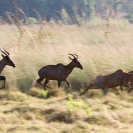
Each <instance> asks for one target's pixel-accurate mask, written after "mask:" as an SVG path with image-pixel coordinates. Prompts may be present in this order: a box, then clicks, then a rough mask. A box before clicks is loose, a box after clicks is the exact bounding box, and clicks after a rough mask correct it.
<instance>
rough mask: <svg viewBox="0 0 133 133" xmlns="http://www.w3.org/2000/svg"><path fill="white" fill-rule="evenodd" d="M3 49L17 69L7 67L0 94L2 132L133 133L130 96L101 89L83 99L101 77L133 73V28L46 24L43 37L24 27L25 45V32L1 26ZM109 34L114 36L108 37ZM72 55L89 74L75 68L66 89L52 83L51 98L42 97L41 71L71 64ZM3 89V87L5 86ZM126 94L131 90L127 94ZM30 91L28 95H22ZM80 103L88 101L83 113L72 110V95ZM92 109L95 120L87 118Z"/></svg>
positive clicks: (120, 24) (114, 23)
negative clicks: (94, 80) (48, 67)
mask: <svg viewBox="0 0 133 133" xmlns="http://www.w3.org/2000/svg"><path fill="white" fill-rule="evenodd" d="M0 28H1V31H0V42H1V48H5V49H6V50H7V51H9V52H10V54H11V59H12V60H13V61H14V63H15V64H16V66H17V67H16V68H15V69H14V68H11V67H8V66H7V67H5V69H4V71H3V72H2V75H5V76H6V77H7V88H8V89H7V90H1V91H0V100H1V102H0V108H1V109H0V124H1V127H0V132H5V133H6V132H14V133H18V132H21V133H23V132H24V133H28V132H35V133H37V132H39V133H40V132H47V133H52V132H54V133H56V132H57V133H75V132H79V133H80V132H85V133H88V132H91V133H114V132H117V133H132V132H133V129H132V125H133V104H132V102H133V98H132V93H131V94H130V95H128V94H127V92H126V91H124V92H123V93H120V94H115V93H114V92H110V93H108V94H107V95H106V96H104V95H103V94H102V91H101V90H90V91H89V92H88V93H87V94H86V95H84V96H82V97H79V92H80V91H81V90H83V89H85V88H86V86H87V85H88V84H89V82H90V81H91V80H92V79H94V78H95V77H96V76H97V75H105V74H109V73H111V72H114V71H116V70H117V69H119V68H121V69H124V70H125V71H130V70H133V68H132V64H133V58H132V57H133V50H132V47H133V44H132V42H133V38H132V35H133V26H132V25H131V24H129V23H128V22H127V21H126V20H118V21H117V20H111V21H110V27H109V28H108V29H107V28H106V26H105V22H103V21H101V20H93V21H91V22H90V23H89V24H87V25H86V27H77V26H59V25H48V24H47V25H45V26H44V27H43V30H42V31H41V33H39V35H38V31H39V29H40V27H39V26H38V25H31V26H23V30H24V31H25V32H24V34H23V37H22V38H21V41H20V42H19V32H18V31H17V28H16V27H15V26H13V25H4V26H3V25H1V26H0ZM105 32H110V33H108V34H107V36H105ZM68 53H76V54H78V55H79V61H80V62H81V64H82V65H83V66H84V69H83V70H82V71H81V70H80V69H74V71H73V72H72V73H71V74H70V76H69V77H68V81H69V82H70V83H71V84H72V87H71V89H69V90H68V91H66V92H65V91H64V90H63V89H64V88H65V87H66V84H65V83H63V82H62V85H61V88H60V89H58V88H57V82H55V81H50V82H49V83H48V84H49V86H51V87H53V90H51V91H50V90H49V92H48V94H49V95H48V97H46V98H44V97H43V96H42V90H41V89H42V87H41V86H39V85H37V84H36V83H35V82H34V81H35V80H36V79H37V78H38V76H37V71H38V70H39V69H40V68H41V67H42V66H44V65H48V64H57V63H63V64H68V63H69V62H70V60H69V58H68ZM0 85H1V84H0ZM125 90H126V89H125ZM21 91H22V92H25V93H26V94H25V93H21ZM68 93H71V94H73V95H74V96H75V97H74V100H75V101H80V100H82V101H83V103H84V106H83V108H81V109H77V108H75V109H74V110H73V111H72V113H69V112H68V111H67V102H68V99H67V94H68ZM88 107H89V108H91V110H92V115H90V116H89V115H87V114H86V113H85V109H86V108H88Z"/></svg>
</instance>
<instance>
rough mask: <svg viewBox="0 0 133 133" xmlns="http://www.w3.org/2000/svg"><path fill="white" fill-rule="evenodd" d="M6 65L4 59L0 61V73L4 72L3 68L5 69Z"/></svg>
mask: <svg viewBox="0 0 133 133" xmlns="http://www.w3.org/2000/svg"><path fill="white" fill-rule="evenodd" d="M5 66H6V64H5V62H4V60H3V59H2V60H1V61H0V73H1V72H2V70H3V69H4V67H5Z"/></svg>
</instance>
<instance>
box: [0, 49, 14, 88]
mask: <svg viewBox="0 0 133 133" xmlns="http://www.w3.org/2000/svg"><path fill="white" fill-rule="evenodd" d="M0 51H1V52H2V53H3V54H4V55H3V54H1V55H2V57H3V59H2V60H1V61H0V73H1V72H2V71H3V69H4V67H5V66H6V65H8V66H12V67H15V64H14V63H13V62H12V61H11V59H10V57H9V53H8V52H7V51H6V50H4V51H2V50H1V49H0ZM0 80H4V83H3V86H2V88H5V86H6V77H5V76H0Z"/></svg>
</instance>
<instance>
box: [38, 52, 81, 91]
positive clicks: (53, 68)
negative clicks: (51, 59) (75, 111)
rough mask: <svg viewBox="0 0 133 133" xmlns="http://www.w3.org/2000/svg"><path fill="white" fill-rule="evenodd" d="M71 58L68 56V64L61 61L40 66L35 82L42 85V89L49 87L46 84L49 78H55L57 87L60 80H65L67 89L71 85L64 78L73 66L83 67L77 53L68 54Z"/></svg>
mask: <svg viewBox="0 0 133 133" xmlns="http://www.w3.org/2000/svg"><path fill="white" fill-rule="evenodd" d="M69 55H71V56H72V57H73V58H71V57H69V56H68V57H69V59H70V60H71V62H70V63H69V64H68V65H63V64H62V63H58V64H57V65H47V66H44V67H42V68H41V69H40V70H39V71H38V75H39V79H37V80H36V81H37V83H39V84H40V85H41V86H43V87H44V90H46V87H47V88H51V87H49V86H47V85H46V84H47V83H48V82H49V80H57V82H58V87H60V85H61V82H62V81H65V82H66V83H67V85H68V87H67V89H68V88H70V87H71V85H70V83H69V82H68V81H67V80H66V79H67V77H68V76H69V74H70V73H71V72H72V71H73V69H74V68H75V67H77V68H80V69H81V70H82V69H83V67H82V65H81V64H80V62H79V61H78V55H77V54H69ZM44 78H45V79H46V80H45V82H44V84H42V83H41V82H42V80H43V79H44Z"/></svg>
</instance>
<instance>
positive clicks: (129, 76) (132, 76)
mask: <svg viewBox="0 0 133 133" xmlns="http://www.w3.org/2000/svg"><path fill="white" fill-rule="evenodd" d="M124 75H125V81H126V82H130V83H131V84H126V83H125V84H124V86H125V87H130V89H129V90H128V93H130V92H131V91H132V89H133V87H132V84H133V71H130V72H128V73H126V72H124Z"/></svg>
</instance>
